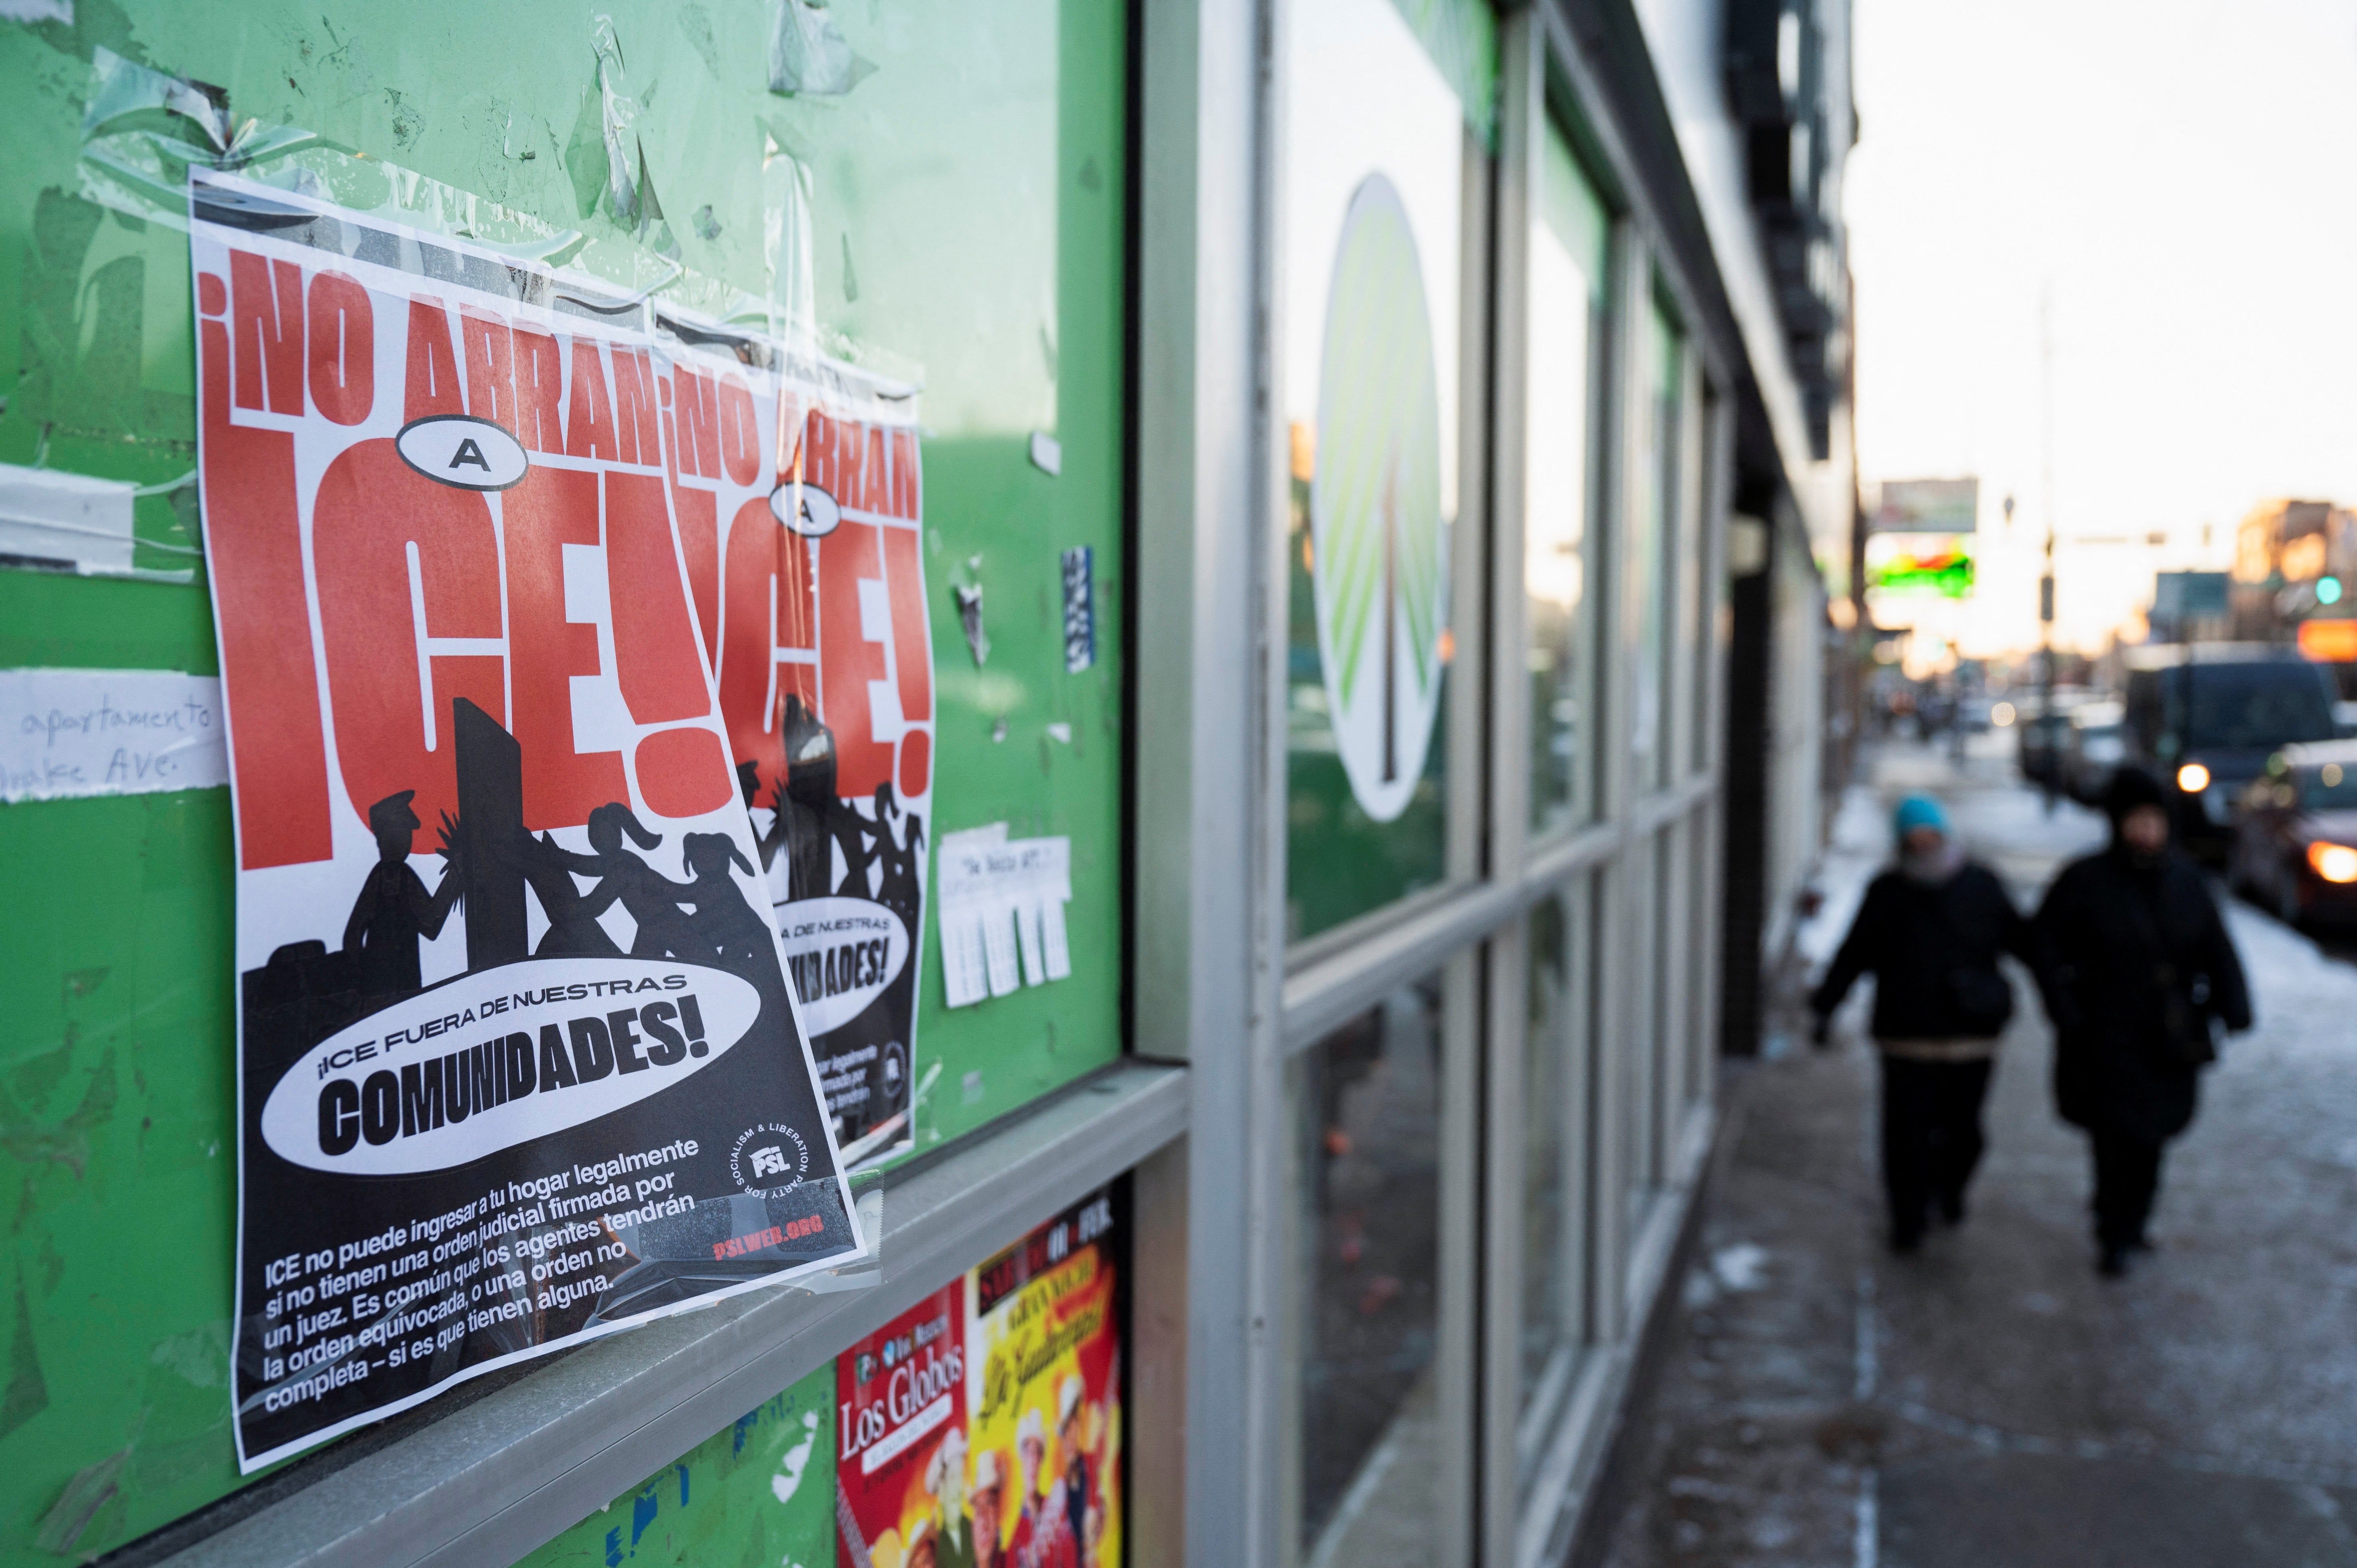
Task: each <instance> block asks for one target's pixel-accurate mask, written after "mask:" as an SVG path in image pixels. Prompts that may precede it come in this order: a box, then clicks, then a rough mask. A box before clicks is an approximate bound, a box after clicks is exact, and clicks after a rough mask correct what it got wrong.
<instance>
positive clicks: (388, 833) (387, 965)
mask: <svg viewBox="0 0 2357 1568" xmlns="http://www.w3.org/2000/svg"><path fill="white" fill-rule="evenodd" d="M416 793H417V791H416V790H414V789H403V790H399V791H397V792H395V793H393V794H391V795H387V796H386V797H385V798H384V799H383V800H379V801H378V802H377V803H376V804H375V805H373V806H371V807H370V808H369V813H368V819H369V831H370V832H372V833H374V834H375V835H376V850H377V864H376V865H373V866H371V867H370V869H369V874H368V880H367V881H365V882H363V883H361V896H360V897H358V898H356V899H354V900H353V901H352V914H351V918H350V919H348V920H346V921H345V922H344V950H345V951H346V952H348V953H352V954H355V955H357V957H358V965H357V967H358V970H359V975H360V988H361V994H362V995H363V996H366V997H369V998H371V999H373V998H376V997H380V996H387V995H401V994H405V993H409V992H412V991H416V990H418V989H420V988H421V987H422V986H423V984H424V981H423V980H422V978H421V976H420V972H419V969H418V962H417V943H418V940H419V939H420V938H429V939H430V938H433V937H438V936H440V935H441V934H442V926H443V922H445V921H446V920H447V919H449V918H450V910H451V908H452V906H454V905H456V904H457V902H458V890H459V884H460V878H459V875H458V869H457V866H456V865H452V866H450V867H449V868H448V869H447V870H445V871H444V872H443V873H442V885H441V886H439V887H437V888H436V889H435V891H434V892H433V893H432V894H431V895H429V894H427V892H426V891H425V883H424V882H422V881H420V880H419V879H418V875H417V873H415V872H414V871H412V870H410V869H409V850H410V844H411V843H412V842H413V840H414V835H415V833H416V832H417V830H418V829H419V828H421V827H423V826H425V824H424V823H423V822H419V821H418V820H417V813H416V812H415V811H412V810H410V806H409V802H410V800H411V798H412V797H414V795H415V794H416ZM453 836H454V835H453V833H452V832H451V824H450V822H449V821H448V819H447V818H445V819H444V823H443V832H442V843H443V847H442V856H443V858H444V859H445V860H453V859H455V858H456V857H455V856H454V855H453V854H452V852H451V849H450V843H451V840H452V838H453Z"/></svg>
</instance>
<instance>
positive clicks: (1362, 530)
mask: <svg viewBox="0 0 2357 1568" xmlns="http://www.w3.org/2000/svg"><path fill="white" fill-rule="evenodd" d="M1316 463H1317V467H1316V472H1315V475H1314V477H1313V478H1312V479H1311V481H1310V487H1309V532H1310V579H1311V583H1312V586H1313V588H1314V590H1315V594H1316V600H1317V609H1318V655H1319V658H1320V660H1321V661H1322V662H1323V664H1324V667H1325V684H1326V700H1327V704H1328V709H1329V713H1330V714H1331V716H1332V722H1333V726H1334V738H1335V743H1336V746H1337V747H1338V749H1339V750H1340V753H1341V757H1342V768H1343V771H1344V772H1345V773H1346V774H1348V775H1349V777H1350V780H1351V793H1352V794H1353V795H1354V796H1356V797H1357V798H1358V801H1359V804H1360V806H1361V808H1362V809H1364V810H1365V811H1366V813H1367V815H1369V816H1370V817H1372V818H1373V819H1374V820H1375V821H1377V822H1390V821H1391V820H1393V819H1394V818H1395V817H1397V816H1398V815H1399V814H1400V813H1401V812H1402V811H1405V810H1406V809H1407V803H1408V800H1409V799H1410V798H1411V797H1412V796H1413V795H1414V794H1415V786H1416V781H1417V779H1419V778H1421V777H1422V775H1423V773H1424V759H1425V753H1426V748H1427V747H1428V746H1430V744H1431V740H1432V724H1433V717H1434V715H1435V714H1437V712H1438V710H1439V706H1440V677H1441V656H1442V645H1443V642H1444V639H1446V637H1447V633H1448V557H1447V550H1448V539H1447V530H1446V528H1445V527H1444V525H1443V523H1442V520H1441V513H1440V392H1439V384H1438V382H1437V380H1436V379H1435V369H1434V364H1433V352H1432V321H1431V316H1430V312H1429V310H1428V308H1427V306H1426V301H1425V294H1424V270H1423V267H1422V265H1421V263H1419V262H1418V260H1417V257H1416V249H1415V233H1414V231H1412V230H1410V228H1409V227H1408V219H1407V209H1406V208H1405V206H1403V205H1402V204H1401V201H1400V196H1399V192H1398V190H1397V189H1396V188H1394V187H1393V185H1392V182H1391V181H1390V180H1388V179H1386V178H1384V177H1383V176H1382V175H1379V174H1378V175H1370V176H1369V177H1367V179H1366V181H1365V182H1364V183H1363V184H1361V186H1360V187H1359V188H1358V190H1357V191H1356V192H1355V193H1353V194H1352V196H1351V209H1350V212H1349V215H1348V216H1347V217H1345V218H1344V219H1343V220H1342V238H1341V242H1340V244H1339V245H1337V246H1336V247H1335V252H1334V274H1333V278H1332V281H1331V282H1330V284H1329V285H1328V289H1327V296H1326V338H1325V343H1324V346H1323V348H1322V349H1321V350H1320V352H1319V356H1318V446H1317V456H1316Z"/></svg>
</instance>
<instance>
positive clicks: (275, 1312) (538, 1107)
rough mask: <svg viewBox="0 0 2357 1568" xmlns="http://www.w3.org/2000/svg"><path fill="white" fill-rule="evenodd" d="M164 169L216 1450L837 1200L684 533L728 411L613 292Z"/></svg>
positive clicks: (440, 1371)
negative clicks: (182, 225)
mask: <svg viewBox="0 0 2357 1568" xmlns="http://www.w3.org/2000/svg"><path fill="white" fill-rule="evenodd" d="M190 205H191V226H190V244H191V259H192V263H193V271H194V274H195V284H196V294H197V313H198V381H199V399H200V406H201V411H202V417H201V424H200V448H199V459H200V465H201V483H202V486H203V495H204V509H205V520H206V527H205V542H206V550H207V568H208V574H209V576H210V583H211V590H212V596H213V607H214V615H215V621H216V626H217V628H218V635H219V639H220V646H221V676H222V686H223V696H224V702H225V705H226V709H227V714H228V729H229V739H230V758H231V787H232V790H233V811H234V816H235V822H236V829H237V854H238V860H237V921H236V925H237V930H236V948H237V965H238V969H239V971H240V987H239V1036H238V1048H239V1072H240V1141H239V1156H240V1172H241V1181H240V1218H239V1257H238V1265H237V1269H238V1273H237V1280H238V1287H237V1288H238V1307H237V1319H236V1344H235V1382H234V1389H233V1395H232V1397H233V1402H234V1411H235V1423H234V1425H235V1435H236V1439H237V1444H238V1452H239V1457H240V1462H241V1464H242V1466H245V1467H246V1468H249V1469H251V1468H253V1467H255V1466H260V1465H264V1464H267V1463H269V1462H271V1461H272V1460H274V1459H277V1458H280V1457H282V1456H284V1455H287V1454H290V1453H292V1452H295V1451H296V1450H297V1449H300V1448H302V1447H304V1446H307V1445H308V1444H312V1443H315V1442H317V1441H319V1440H320V1439H322V1438H325V1437H328V1436H331V1435H333V1434H336V1433H338V1432H340V1431H344V1430H346V1429H348V1428H350V1427H351V1426H354V1425H356V1424H359V1423H362V1422H366V1421H371V1420H374V1419H377V1418H379V1417H382V1416H383V1415H386V1414H389V1413H391V1412H393V1411H396V1410H400V1409H402V1408H404V1407H405V1406H407V1405H410V1404H414V1403H415V1402H417V1401H419V1400H422V1399H425V1398H426V1397H429V1396H430V1395H431V1394H432V1393H433V1392H434V1391H436V1390H437V1389H440V1388H442V1387H444V1386H446V1385H447V1384H448V1383H450V1382H451V1381H453V1380H457V1379H462V1378H466V1377H470V1376H474V1375H477V1374H479V1373H481V1372H484V1371H488V1370H490V1369H493V1368H496V1367H499V1366H501V1365H504V1364H506V1363H508V1362H511V1361H513V1360H515V1359H519V1358H522V1357H526V1356H532V1355H537V1354H541V1353H544V1352H546V1351H548V1350H551V1349H554V1348H559V1347H561V1346H564V1345H565V1344H568V1343H572V1342H575V1341H577V1340H579V1339H581V1338H584V1337H589V1336H593V1335H597V1334H600V1333H605V1332H609V1331H612V1330H613V1329H616V1328H619V1327H622V1326H629V1325H630V1324H632V1323H636V1322H640V1321H644V1320H645V1319H647V1318H649V1317H651V1316H660V1315H662V1314H664V1313H668V1312H673V1311H678V1310H681V1309H683V1308H685V1307H688V1306H692V1305H696V1304H698V1303H699V1302H703V1301H706V1300H709V1299H711V1298H712V1297H714V1296H716V1295H718V1294H727V1293H730V1292H733V1291H737V1290H741V1289H747V1288H750V1287H752V1286H754V1285H756V1284H759V1283H765V1282H767V1281H770V1280H774V1279H778V1278H781V1277H785V1276H787V1275H790V1274H792V1273H797V1272H802V1271H805V1270H810V1269H814V1268H819V1267H823V1266H827V1265H829V1264H831V1263H833V1262H835V1261H838V1260H840V1259H842V1258H843V1257H845V1256H846V1255H849V1254H852V1253H854V1252H856V1251H857V1250H858V1249H859V1248H860V1246H861V1239H860V1236H859V1233H858V1228H857V1224H856V1219H855V1217H854V1213H853V1210H852V1208H851V1206H850V1203H849V1200H848V1191H847V1187H846V1184H845V1180H844V1177H843V1176H842V1174H841V1170H840V1163H841V1162H840V1157H839V1155H838V1153H837V1148H836V1144H835V1140H834V1136H833V1133H832V1131H831V1128H830V1125H829V1121H828V1118H827V1116H826V1115H825V1113H824V1110H823V1095H822V1093H821V1090H820V1087H819V1082H818V1075H817V1072H816V1070H815V1068H814V1066H813V1062H812V1059H811V1056H810V1053H809V1050H808V1047H807V1044H806V1042H807V1040H808V1038H809V1034H808V1030H807V1029H806V1027H805V1023H804V1020H803V1018H802V1015H801V1011H800V1006H799V1002H798V999H797V997H796V995H795V993H794V990H793V988H792V986H791V984H790V983H789V980H788V970H787V967H786V956H785V954H784V953H783V951H782V950H781V949H780V943H779V940H778V936H777V931H776V928H775V924H774V921H773V918H772V911H771V908H770V897H769V895H768V888H767V886H766V883H765V879H764V878H763V877H762V875H760V870H759V868H760V865H761V863H762V858H763V848H762V845H761V844H760V843H758V842H757V841H756V839H755V837H754V835H753V832H752V829H751V823H750V822H749V821H748V817H747V814H746V811H745V809H744V805H743V801H742V799H741V797H740V795H739V791H738V779H737V771H736V769H735V768H734V766H733V764H732V759H731V757H730V755H729V744H728V740H729V729H728V724H727V721H726V716H725V713H724V704H723V703H722V701H721V697H720V693H719V692H718V691H717V690H716V685H715V682H714V677H713V671H712V667H711V663H710V661H709V660H708V658H707V657H706V654H705V643H704V641H703V635H702V632H701V630H700V628H699V625H698V615H699V609H700V606H699V604H698V602H697V598H696V585H697V582H698V581H699V579H698V578H697V577H696V575H695V573H694V570H693V568H694V565H695V564H696V563H695V558H694V554H693V553H692V551H691V550H690V549H688V548H685V547H684V545H685V544H686V542H688V541H693V540H698V539H699V538H700V536H699V535H697V533H696V532H695V523H696V521H697V520H698V513H697V512H696V510H695V507H694V503H693V502H692V501H684V502H683V489H682V485H681V481H680V475H681V473H682V470H683V468H689V469H693V470H694V471H698V472H700V471H701V467H702V465H703V463H704V461H705V453H706V451H707V445H706V444H707V443H709V448H708V449H709V452H710V455H711V460H712V462H714V463H715V464H716V465H718V466H720V467H722V468H723V469H724V470H725V471H726V472H728V473H731V474H736V473H740V472H742V473H748V474H752V475H754V476H755V482H756V485H757V488H762V489H764V493H765V494H766V490H767V489H769V488H773V485H774V480H773V481H772V485H771V486H759V484H758V478H759V476H758V470H759V468H760V467H762V466H763V465H764V464H765V463H766V462H767V460H768V459H767V456H766V453H767V447H766V446H765V445H764V444H763V443H762V442H760V441H759V440H758V439H756V438H755V432H754V427H753V426H752V425H751V424H749V423H748V422H746V421H744V420H742V419H739V420H738V421H737V423H736V424H731V425H714V424H707V423H706V422H705V416H704V413H703V412H702V411H701V409H700V408H699V407H696V406H684V407H683V404H682V402H681V388H682V387H683V385H685V384H686V383H688V382H691V381H694V377H693V376H692V375H688V376H683V374H682V373H681V372H680V371H678V370H677V368H676V367H674V366H673V364H672V363H671V361H670V360H669V359H668V358H667V357H666V352H665V347H664V344H663V343H662V341H661V340H659V338H658V337H657V336H656V334H655V333H654V332H653V330H652V329H651V324H650V323H648V321H647V320H646V316H647V312H646V310H645V308H644V306H642V305H640V304H636V303H633V302H630V301H625V300H616V299H612V298H608V297H604V296H601V295H598V294H597V293H596V292H595V291H594V290H590V289H587V288H584V287H583V286H580V285H576V284H573V283H571V282H568V281H566V280H565V279H563V278H560V277H557V276H554V275H552V274H547V273H545V272H543V271H540V270H537V269H536V268H534V267H533V266H532V265H530V264H527V263H522V262H519V261H517V260H515V259H513V258H511V257H506V256H500V255H497V254H493V253H491V252H486V251H482V250H480V249H478V248H476V247H473V246H470V245H467V244H463V243H459V242H452V241H449V240H447V239H442V238H438V237H435V236H431V235H426V234H421V233H418V232H415V231H408V230H402V229H397V228H394V227H393V226H391V225H388V224H386V223H383V222H382V221H380V220H375V219H372V218H364V217H361V216H360V215H358V214H354V213H351V212H349V211H345V210H342V209H337V208H334V207H331V206H328V205H326V204H324V203H320V202H317V201H312V200H309V199H303V198H299V197H296V196H292V195H288V194H285V193H282V192H277V191H272V190H265V189H264V188H259V187H255V186H252V185H248V184H244V183H242V182H239V181H235V180H231V179H225V178H219V177H213V176H210V175H208V174H203V173H198V174H196V175H193V176H192V177H191V182H190ZM714 406H715V407H718V406H720V404H719V403H716V404H715V405H714ZM734 412H736V413H742V410H741V408H739V409H735V410H734ZM746 1151H750V1153H749V1154H745V1152H746ZM740 1154H745V1157H742V1158H740V1157H739V1155H740ZM760 1155H767V1157H766V1158H760V1157H759V1156H760Z"/></svg>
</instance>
